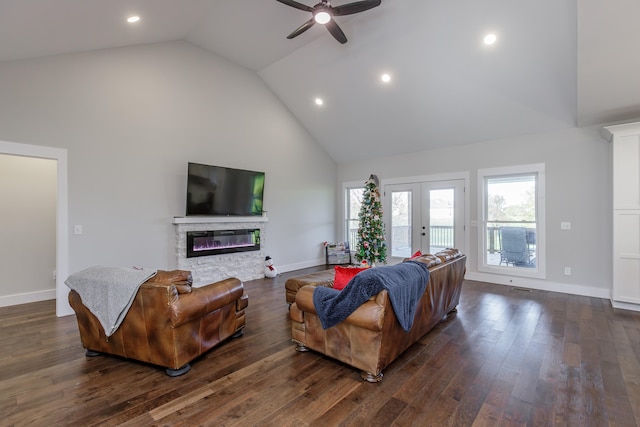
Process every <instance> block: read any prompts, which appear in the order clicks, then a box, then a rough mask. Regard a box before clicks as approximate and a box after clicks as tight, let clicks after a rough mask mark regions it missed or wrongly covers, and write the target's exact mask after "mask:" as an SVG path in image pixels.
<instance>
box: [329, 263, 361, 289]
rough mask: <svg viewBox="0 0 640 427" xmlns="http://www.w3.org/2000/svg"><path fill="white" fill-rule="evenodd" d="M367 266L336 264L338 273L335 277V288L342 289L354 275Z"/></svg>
mask: <svg viewBox="0 0 640 427" xmlns="http://www.w3.org/2000/svg"><path fill="white" fill-rule="evenodd" d="M366 269H367V267H341V266H339V265H336V266H335V271H336V274H335V276H334V278H333V289H338V290H342V289H344V287H345V286H347V284H348V283H349V282H350V281H351V279H353V277H354V276H355V275H356V274H358V273H360V272H361V271H362V270H366Z"/></svg>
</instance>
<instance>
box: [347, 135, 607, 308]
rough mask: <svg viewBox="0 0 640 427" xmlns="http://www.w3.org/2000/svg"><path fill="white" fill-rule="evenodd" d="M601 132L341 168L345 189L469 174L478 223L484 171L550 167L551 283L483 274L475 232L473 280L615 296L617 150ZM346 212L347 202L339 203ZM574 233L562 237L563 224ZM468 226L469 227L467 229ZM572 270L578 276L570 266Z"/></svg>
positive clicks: (469, 273) (470, 249)
mask: <svg viewBox="0 0 640 427" xmlns="http://www.w3.org/2000/svg"><path fill="white" fill-rule="evenodd" d="M600 131H601V127H592V128H580V129H577V128H572V129H566V130H561V131H556V132H551V133H548V134H537V135H527V136H522V137H519V138H512V139H507V140H500V141H490V142H486V143H481V144H474V145H467V146H463V147H452V148H450V149H441V150H433V151H424V152H420V153H413V154H411V155H402V156H396V157H387V158H382V159H377V160H373V161H372V160H368V161H366V162H354V163H344V164H339V165H338V187H339V189H338V190H339V191H338V192H340V191H341V190H342V189H341V183H342V182H348V181H358V180H362V179H363V177H365V178H366V177H368V176H369V174H371V173H375V174H377V175H378V177H379V178H380V179H381V180H384V179H391V178H402V177H411V176H422V175H430V174H445V173H453V172H469V175H470V178H471V179H470V181H471V182H470V186H469V188H467V189H466V190H467V191H468V192H470V197H469V200H470V206H467V209H469V217H470V220H478V219H479V218H478V194H477V193H478V191H477V189H478V183H477V170H478V169H482V168H492V167H500V166H511V165H521V164H530V163H544V164H545V167H546V169H545V176H546V224H547V230H546V238H547V252H546V254H547V277H546V280H535V279H520V278H518V279H514V278H513V277H500V276H495V275H494V276H489V275H486V274H480V273H478V256H477V247H478V239H477V235H476V231H477V230H476V229H472V231H471V233H470V241H469V242H468V244H467V255H468V261H467V277H468V278H475V279H478V280H485V281H491V282H495V283H502V284H506V283H508V281H509V280H511V279H513V283H514V284H518V285H524V286H529V287H533V288H537V289H549V290H559V291H562V292H568V293H576V294H582V295H592V296H599V297H603V298H605V297H608V295H609V289H610V286H611V274H612V257H611V250H612V248H611V234H612V216H611V215H612V214H611V212H612V211H611V209H612V207H611V206H612V205H611V203H612V202H611V196H610V193H611V166H610V159H611V155H610V147H609V143H608V142H606V141H605V140H604V139H603V138H602V136H601V134H600ZM336 201H337V203H338V204H339V205H340V204H341V203H342V197H341V195H339V196H338V197H337V199H336ZM342 209H343V208H342V207H341V206H339V209H338V211H337V212H338V217H337V224H338V233H339V235H342V233H343V230H342V228H343V225H342V221H341V219H342V217H341V215H340V213H341V212H342ZM561 221H570V222H571V227H572V228H571V230H570V231H561V230H560V222H561ZM467 225H469V224H467ZM565 266H568V267H571V272H572V274H571V276H565V275H564V267H565Z"/></svg>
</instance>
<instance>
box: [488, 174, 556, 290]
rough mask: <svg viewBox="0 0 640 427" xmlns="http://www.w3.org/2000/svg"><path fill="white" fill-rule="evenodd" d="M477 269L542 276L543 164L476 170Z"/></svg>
mask: <svg viewBox="0 0 640 427" xmlns="http://www.w3.org/2000/svg"><path fill="white" fill-rule="evenodd" d="M478 183H479V185H480V186H481V188H480V192H479V193H480V194H481V195H482V197H481V198H480V204H481V206H480V215H479V217H480V218H482V227H481V228H480V235H479V236H478V237H479V238H478V241H479V245H480V252H481V255H482V256H481V259H482V263H481V265H480V266H479V270H481V271H486V272H491V273H498V274H500V273H503V274H509V275H519V276H527V277H539V278H544V211H545V210H544V165H527V166H517V167H510V168H495V169H484V170H480V171H478Z"/></svg>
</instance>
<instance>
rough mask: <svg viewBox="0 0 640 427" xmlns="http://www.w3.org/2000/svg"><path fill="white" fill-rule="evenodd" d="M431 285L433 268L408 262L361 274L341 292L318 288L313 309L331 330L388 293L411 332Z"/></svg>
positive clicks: (396, 311)
mask: <svg viewBox="0 0 640 427" xmlns="http://www.w3.org/2000/svg"><path fill="white" fill-rule="evenodd" d="M428 281H429V268H428V267H427V265H426V264H424V263H422V262H418V261H407V262H403V263H400V264H395V265H389V266H382V267H374V268H370V269H368V270H364V271H361V272H360V273H358V274H357V275H356V276H355V277H354V278H353V279H351V281H350V282H349V283H348V284H347V286H345V288H344V289H343V290H341V291H339V290H336V289H332V288H325V287H322V286H318V287H316V288H315V290H314V291H313V305H314V306H315V309H316V312H317V313H318V317H319V318H320V323H321V324H322V327H323V328H324V329H327V328H330V327H332V326H334V325H336V324H338V323H340V322H342V321H343V320H344V319H346V318H347V317H349V315H350V314H351V313H353V312H354V311H355V310H356V309H357V308H358V307H360V306H361V305H362V304H363V303H364V302H365V301H367V300H368V299H369V298H371V297H372V296H374V295H376V294H377V293H379V292H380V291H382V290H383V289H386V290H387V291H388V292H389V299H390V300H391V305H392V306H393V311H394V312H395V314H396V318H397V319H398V322H400V326H402V329H404V330H405V331H407V332H408V331H409V330H410V329H411V326H413V318H414V316H415V313H416V306H417V303H418V301H419V300H420V298H422V295H423V294H424V291H425V289H426V287H427V282H428Z"/></svg>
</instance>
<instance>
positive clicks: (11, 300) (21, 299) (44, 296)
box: [0, 289, 56, 307]
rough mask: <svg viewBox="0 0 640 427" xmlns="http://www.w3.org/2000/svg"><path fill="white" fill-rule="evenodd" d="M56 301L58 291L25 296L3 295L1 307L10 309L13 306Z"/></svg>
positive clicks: (33, 293) (52, 290) (29, 293)
mask: <svg viewBox="0 0 640 427" xmlns="http://www.w3.org/2000/svg"><path fill="white" fill-rule="evenodd" d="M50 299H56V290H55V289H47V290H46V291H36V292H26V293H23V294H14V295H3V296H0V307H9V306H12V305H19V304H27V303H30V302H37V301H46V300H50Z"/></svg>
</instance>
